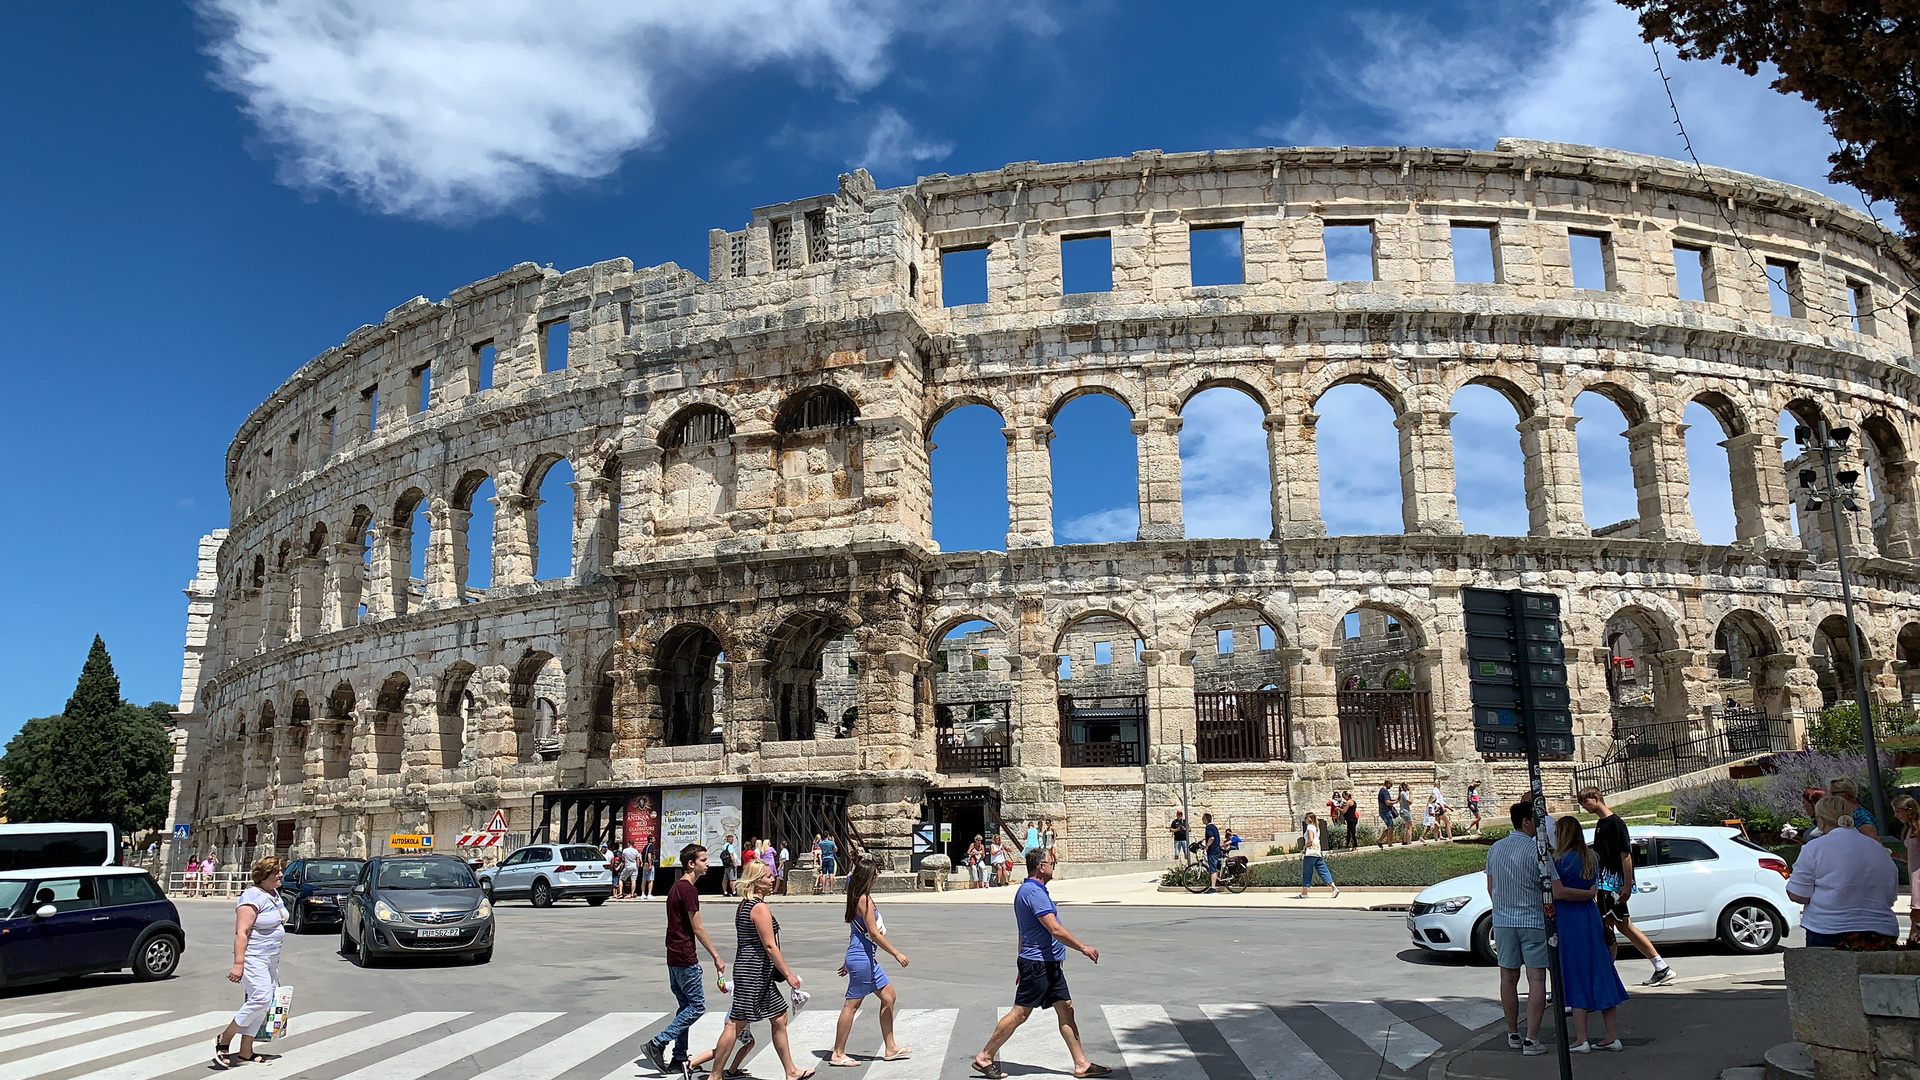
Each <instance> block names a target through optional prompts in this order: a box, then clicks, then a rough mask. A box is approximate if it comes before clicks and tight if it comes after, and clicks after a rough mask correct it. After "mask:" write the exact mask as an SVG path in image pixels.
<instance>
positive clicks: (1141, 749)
mask: <svg viewBox="0 0 1920 1080" xmlns="http://www.w3.org/2000/svg"><path fill="white" fill-rule="evenodd" d="M1146 735H1147V699H1146V695H1144V694H1117V695H1111V696H1106V697H1074V696H1072V695H1070V694H1062V695H1061V696H1060V764H1062V765H1064V766H1066V767H1067V768H1094V767H1114V766H1138V765H1144V764H1146V761H1147V741H1146Z"/></svg>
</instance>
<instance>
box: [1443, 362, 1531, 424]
mask: <svg viewBox="0 0 1920 1080" xmlns="http://www.w3.org/2000/svg"><path fill="white" fill-rule="evenodd" d="M1460 375H1461V376H1464V377H1456V378H1455V379H1454V380H1453V381H1451V382H1450V383H1449V384H1448V386H1447V399H1448V400H1449V401H1451V400H1452V399H1453V396H1454V395H1455V394H1458V393H1459V392H1460V391H1462V390H1464V389H1466V388H1467V387H1469V386H1484V387H1486V388H1487V389H1489V390H1492V391H1494V392H1495V393H1497V394H1499V395H1500V396H1501V397H1503V398H1506V399H1507V404H1509V405H1511V406H1513V412H1514V415H1515V416H1517V417H1519V418H1520V420H1521V421H1522V422H1524V421H1526V420H1528V419H1530V418H1531V417H1533V416H1534V415H1535V414H1536V413H1538V412H1539V410H1540V404H1539V398H1540V387H1539V385H1538V383H1537V382H1536V381H1535V380H1533V379H1531V378H1528V377H1526V376H1525V375H1523V374H1520V373H1517V372H1511V371H1503V372H1499V373H1494V372H1487V371H1483V370H1480V369H1479V368H1478V367H1477V365H1466V366H1464V367H1463V370H1462V371H1461V372H1460ZM1523 381H1524V385H1522V383H1523Z"/></svg>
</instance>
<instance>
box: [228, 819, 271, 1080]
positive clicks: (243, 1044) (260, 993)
mask: <svg viewBox="0 0 1920 1080" xmlns="http://www.w3.org/2000/svg"><path fill="white" fill-rule="evenodd" d="M281 870H282V866H281V863H280V860H279V859H276V858H274V857H273V856H271V855H269V856H267V857H266V858H264V859H256V860H254V864H253V887H252V888H250V889H248V890H247V891H246V892H243V893H241V894H240V899H239V901H238V902H237V903H235V904H234V919H233V968H232V970H230V971H228V972H227V981H228V982H233V983H239V984H240V988H241V989H242V990H245V991H246V992H247V1000H246V1002H245V1003H243V1004H242V1005H241V1006H240V1011H239V1012H237V1013H234V1014H233V1020H232V1021H230V1022H229V1023H228V1024H227V1027H226V1030H224V1031H222V1032H221V1033H220V1035H219V1037H218V1038H216V1039H214V1040H213V1067H214V1068H216V1069H231V1068H233V1067H234V1066H235V1065H238V1064H240V1063H241V1062H243V1061H244V1062H252V1063H253V1064H256V1065H264V1064H266V1063H268V1062H270V1061H274V1060H276V1059H277V1058H278V1057H279V1056H280V1055H278V1054H260V1053H255V1052H254V1049H253V1033H254V1032H255V1031H258V1030H259V1029H260V1021H262V1020H265V1019H266V1017H267V1010H268V1008H270V1007H271V1006H272V1005H273V987H274V984H275V982H276V976H278V975H279V973H280V941H281V939H282V938H284V937H286V936H287V931H286V921H287V908H286V905H284V904H282V903H281V902H280V898H279V896H277V895H275V892H276V890H278V889H279V888H280V872H281ZM235 1035H238V1036H240V1052H239V1053H237V1054H235V1053H232V1052H231V1051H229V1050H228V1047H230V1046H232V1045H233V1037H234V1036H235Z"/></svg>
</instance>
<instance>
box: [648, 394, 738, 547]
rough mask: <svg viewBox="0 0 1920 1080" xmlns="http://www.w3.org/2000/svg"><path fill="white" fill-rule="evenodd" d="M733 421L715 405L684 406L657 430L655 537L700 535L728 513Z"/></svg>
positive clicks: (733, 473)
mask: <svg viewBox="0 0 1920 1080" xmlns="http://www.w3.org/2000/svg"><path fill="white" fill-rule="evenodd" d="M733 433H734V423H733V418H732V417H731V416H729V415H728V414H727V413H726V411H725V410H723V409H721V408H719V407H718V406H716V405H711V404H707V403H704V402H700V403H695V404H692V405H687V406H685V407H683V408H682V409H680V411H679V412H677V413H675V414H674V416H673V418H671V419H670V420H668V421H667V423H666V424H665V425H663V426H662V428H661V432H660V438H659V444H660V448H661V449H660V459H659V460H660V508H659V511H658V513H657V514H656V515H655V519H654V530H655V533H656V535H660V536H673V535H676V534H679V533H684V532H689V531H696V532H697V531H700V530H703V529H705V528H707V527H709V526H711V525H713V524H716V523H717V522H718V520H719V518H720V517H721V516H722V515H724V514H727V513H730V512H732V510H733V508H734V488H735V481H736V464H735V463H736V456H735V447H734V439H733Z"/></svg>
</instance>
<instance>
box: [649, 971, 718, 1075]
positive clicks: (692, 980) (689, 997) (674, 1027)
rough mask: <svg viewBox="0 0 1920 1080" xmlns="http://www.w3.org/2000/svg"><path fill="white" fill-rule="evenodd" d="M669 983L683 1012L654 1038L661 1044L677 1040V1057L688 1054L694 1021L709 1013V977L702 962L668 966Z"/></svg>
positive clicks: (675, 1058)
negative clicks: (701, 964)
mask: <svg viewBox="0 0 1920 1080" xmlns="http://www.w3.org/2000/svg"><path fill="white" fill-rule="evenodd" d="M667 985H669V986H671V987H672V988H673V1000H674V1002H675V1003H676V1004H678V1005H679V1006H680V1011H679V1012H677V1013H674V1014H673V1020H672V1021H671V1022H669V1023H668V1024H667V1026H666V1027H665V1028H662V1029H661V1031H660V1034H658V1035H656V1036H654V1039H653V1041H654V1042H656V1043H659V1044H660V1045H661V1046H665V1045H667V1043H669V1042H671V1043H673V1060H675V1061H678V1060H680V1059H681V1058H684V1057H686V1056H687V1032H688V1031H690V1030H692V1028H693V1022H694V1021H695V1020H698V1019H700V1018H701V1017H702V1016H705V1015H706V1014H707V995H706V978H705V977H704V973H703V972H702V971H701V969H700V965H699V964H694V965H692V966H691V967H669V968H667Z"/></svg>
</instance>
